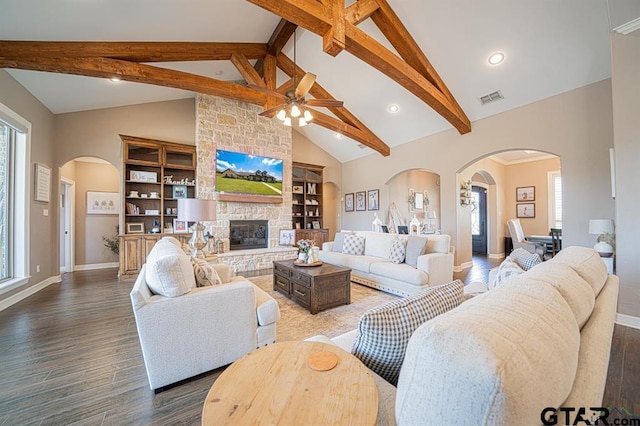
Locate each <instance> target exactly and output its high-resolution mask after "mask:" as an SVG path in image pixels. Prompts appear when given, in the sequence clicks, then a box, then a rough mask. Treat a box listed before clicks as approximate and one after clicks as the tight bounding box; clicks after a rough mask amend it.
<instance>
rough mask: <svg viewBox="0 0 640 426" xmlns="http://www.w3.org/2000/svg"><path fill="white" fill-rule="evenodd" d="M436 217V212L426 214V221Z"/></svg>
mask: <svg viewBox="0 0 640 426" xmlns="http://www.w3.org/2000/svg"><path fill="white" fill-rule="evenodd" d="M436 217H437V215H436V212H427V219H435V218H436Z"/></svg>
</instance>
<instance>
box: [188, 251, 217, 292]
mask: <svg viewBox="0 0 640 426" xmlns="http://www.w3.org/2000/svg"><path fill="white" fill-rule="evenodd" d="M191 264H192V265H193V273H194V274H195V276H196V285H197V286H198V287H207V286H211V285H220V284H222V280H221V279H220V277H219V276H218V272H216V270H215V268H214V267H213V266H212V265H210V264H209V263H207V261H206V260H204V259H197V258H193V257H192V258H191Z"/></svg>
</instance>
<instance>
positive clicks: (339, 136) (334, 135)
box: [333, 132, 342, 139]
mask: <svg viewBox="0 0 640 426" xmlns="http://www.w3.org/2000/svg"><path fill="white" fill-rule="evenodd" d="M333 137H334V138H336V139H342V133H338V132H335V133H334V134H333Z"/></svg>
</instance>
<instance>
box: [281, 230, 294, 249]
mask: <svg viewBox="0 0 640 426" xmlns="http://www.w3.org/2000/svg"><path fill="white" fill-rule="evenodd" d="M278 244H280V245H281V246H287V247H291V246H294V245H295V244H296V230H295V229H281V230H280V238H278Z"/></svg>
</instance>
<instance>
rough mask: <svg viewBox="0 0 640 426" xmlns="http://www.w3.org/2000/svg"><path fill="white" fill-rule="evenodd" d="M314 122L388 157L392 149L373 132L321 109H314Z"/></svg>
mask: <svg viewBox="0 0 640 426" xmlns="http://www.w3.org/2000/svg"><path fill="white" fill-rule="evenodd" d="M312 114H313V121H311V122H312V123H313V124H316V125H318V126H320V127H324V128H325V129H329V130H332V131H334V132H338V133H341V134H343V135H345V136H347V137H349V138H351V139H353V140H355V141H358V142H360V143H362V144H364V145H366V146H368V147H369V148H371V149H373V150H375V151H378V152H379V153H380V154H382V155H384V156H385V157H387V156H388V155H389V154H390V153H391V150H390V148H389V146H387V145H386V144H385V143H384V142H382V141H381V140H380V139H378V138H377V137H376V136H375V135H374V134H373V133H371V132H367V131H364V130H362V129H358V128H357V127H355V126H352V125H350V124H347V123H345V122H344V121H341V120H338V119H337V118H334V117H331V116H330V115H327V114H324V113H321V112H320V111H317V110H313V112H312Z"/></svg>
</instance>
